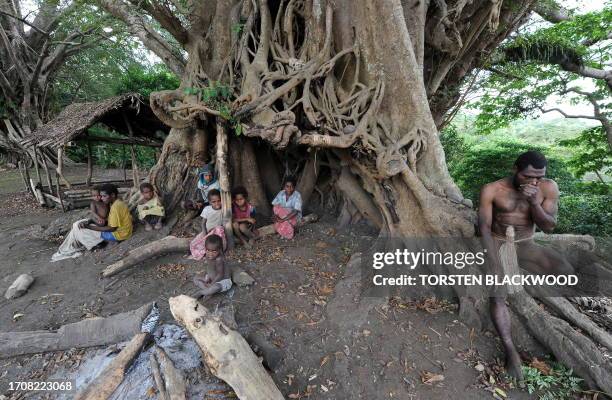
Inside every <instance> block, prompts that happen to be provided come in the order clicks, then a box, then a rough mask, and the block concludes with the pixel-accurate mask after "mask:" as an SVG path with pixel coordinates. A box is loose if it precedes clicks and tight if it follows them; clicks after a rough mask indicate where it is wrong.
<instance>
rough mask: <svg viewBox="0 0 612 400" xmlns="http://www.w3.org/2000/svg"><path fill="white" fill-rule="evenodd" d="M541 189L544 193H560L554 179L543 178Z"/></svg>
mask: <svg viewBox="0 0 612 400" xmlns="http://www.w3.org/2000/svg"><path fill="white" fill-rule="evenodd" d="M540 189H541V190H542V191H543V192H547V193H555V192H558V191H559V185H557V182H555V181H554V180H552V179H548V178H543V179H541V180H540Z"/></svg>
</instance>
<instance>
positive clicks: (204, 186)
mask: <svg viewBox="0 0 612 400" xmlns="http://www.w3.org/2000/svg"><path fill="white" fill-rule="evenodd" d="M220 189H221V187H220V186H219V181H218V180H217V178H216V177H215V169H214V167H213V166H212V165H211V164H207V165H204V166H203V167H202V168H200V170H199V171H198V191H199V193H200V194H199V196H198V197H201V198H199V199H197V200H186V201H184V202H183V208H184V209H186V210H193V211H197V212H198V213H201V212H202V210H203V209H204V207H206V206H207V205H209V204H210V201H209V199H208V194H209V193H210V191H211V190H220Z"/></svg>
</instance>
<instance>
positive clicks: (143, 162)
mask: <svg viewBox="0 0 612 400" xmlns="http://www.w3.org/2000/svg"><path fill="white" fill-rule="evenodd" d="M89 131H90V132H91V133H92V134H93V135H95V136H104V137H121V135H119V134H117V133H115V132H111V131H109V130H108V129H105V128H103V127H101V126H93V127H91V128H89ZM134 148H135V150H136V162H137V163H138V168H140V169H151V168H152V167H153V166H154V165H155V149H153V148H151V147H143V146H134ZM66 154H67V156H68V157H69V158H70V159H71V160H73V161H76V162H82V163H84V162H87V147H86V145H85V144H84V143H79V144H78V145H77V146H75V147H69V148H68V149H67V152H66ZM92 157H93V161H94V164H95V165H96V166H100V167H102V168H121V167H122V166H123V165H124V163H125V165H126V166H127V167H128V168H131V164H132V155H131V153H130V146H127V145H121V144H114V143H102V142H94V143H93V144H92Z"/></svg>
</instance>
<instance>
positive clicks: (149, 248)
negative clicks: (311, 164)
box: [102, 214, 319, 278]
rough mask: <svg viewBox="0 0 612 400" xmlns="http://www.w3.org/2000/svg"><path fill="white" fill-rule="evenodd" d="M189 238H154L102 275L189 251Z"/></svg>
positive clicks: (270, 228) (309, 218) (312, 217)
mask: <svg viewBox="0 0 612 400" xmlns="http://www.w3.org/2000/svg"><path fill="white" fill-rule="evenodd" d="M318 219H319V218H318V216H317V215H316V214H309V215H306V216H305V217H304V218H302V224H307V223H310V222H316V221H318ZM274 232H275V231H274V225H266V226H264V227H261V228H259V235H260V236H267V235H271V234H273V233H274ZM190 242H191V238H177V237H175V236H166V237H165V238H162V239H159V240H156V241H154V242H151V243H147V244H145V245H144V246H141V247H137V248H135V249H133V250H131V251H130V252H128V254H127V256H125V257H124V258H122V259H121V260H119V261H117V262H115V263H113V264H111V265H109V266H108V267H106V268H105V269H104V271H102V277H103V278H108V277H111V276H113V275H116V274H118V273H120V272H122V271H125V270H126V269H128V268H131V267H133V266H135V265H136V264H138V263H141V262H143V261H145V260H148V259H150V258H153V257H156V256H159V255H162V254H166V253H172V252H186V251H189V243H190Z"/></svg>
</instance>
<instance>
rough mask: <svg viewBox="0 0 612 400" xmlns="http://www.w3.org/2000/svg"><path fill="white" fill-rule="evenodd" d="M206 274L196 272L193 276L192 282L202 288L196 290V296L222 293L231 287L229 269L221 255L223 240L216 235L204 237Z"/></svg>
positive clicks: (206, 296) (205, 296)
mask: <svg viewBox="0 0 612 400" xmlns="http://www.w3.org/2000/svg"><path fill="white" fill-rule="evenodd" d="M205 246H206V274H197V275H196V276H194V277H193V283H195V285H196V286H197V287H198V288H200V289H202V290H200V291H199V292H198V298H202V297H204V299H206V298H208V297H209V296H211V295H213V294H215V293H223V292H227V291H228V290H230V288H231V287H232V278H231V273H230V269H229V268H228V267H227V265H225V259H224V257H223V240H222V239H221V237H220V236H218V235H214V234H213V235H210V236H208V237H207V238H206V242H205Z"/></svg>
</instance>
